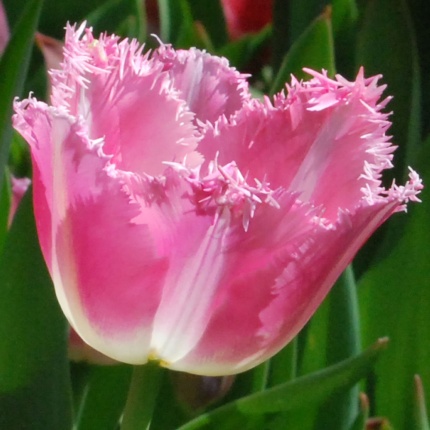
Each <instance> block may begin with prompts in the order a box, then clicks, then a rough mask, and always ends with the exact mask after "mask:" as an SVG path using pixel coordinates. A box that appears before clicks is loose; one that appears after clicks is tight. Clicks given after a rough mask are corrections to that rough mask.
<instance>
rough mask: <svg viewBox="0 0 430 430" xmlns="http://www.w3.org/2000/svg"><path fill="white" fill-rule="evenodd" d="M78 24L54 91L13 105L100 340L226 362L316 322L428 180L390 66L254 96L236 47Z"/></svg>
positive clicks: (106, 346)
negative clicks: (377, 236)
mask: <svg viewBox="0 0 430 430" xmlns="http://www.w3.org/2000/svg"><path fill="white" fill-rule="evenodd" d="M141 52H142V47H140V46H139V45H138V43H137V42H136V41H131V42H129V41H127V40H125V41H119V39H118V38H117V37H116V36H107V35H102V36H100V38H99V39H95V38H94V37H93V35H92V32H91V30H90V29H85V28H84V26H81V27H80V28H79V29H75V28H74V27H68V28H67V32H66V42H65V48H64V59H63V62H62V66H61V68H60V69H59V70H54V71H51V76H52V81H53V91H52V98H51V100H52V101H51V103H52V104H51V105H47V104H46V103H43V102H40V101H37V100H36V99H35V98H33V97H31V96H30V98H28V99H27V100H23V101H17V102H16V103H15V111H16V114H15V116H14V125H15V127H16V129H17V130H18V131H19V132H20V133H21V134H22V135H23V136H24V137H25V139H26V140H27V141H28V143H29V145H30V147H31V152H32V158H33V172H34V178H33V182H34V204H35V216H36V222H37V228H38V234H39V239H40V244H41V248H42V251H43V254H44V257H45V260H46V263H47V266H48V268H49V270H50V273H51V276H52V279H53V281H54V285H55V289H56V293H57V296H58V299H59V301H60V304H61V306H62V308H63V310H64V313H65V314H66V316H67V318H68V319H69V321H70V323H71V325H72V327H73V328H74V329H75V330H76V331H77V333H78V334H79V335H80V336H81V337H82V338H83V339H84V340H85V341H86V342H87V343H88V344H89V345H91V346H92V347H94V348H95V349H96V350H98V351H100V352H102V353H103V354H105V355H107V356H109V357H111V358H113V359H115V360H118V361H123V362H127V363H132V364H133V363H135V364H139V363H145V362H147V361H148V360H159V361H160V363H161V364H162V365H163V366H166V367H170V368H172V369H176V370H182V371H186V372H190V373H195V374H203V375H227V374H233V373H237V372H241V371H244V370H246V369H249V368H251V367H253V366H255V365H257V364H259V363H261V362H262V361H264V360H266V359H267V358H269V357H270V356H272V355H273V354H275V353H276V352H277V351H279V350H280V349H281V348H282V347H283V346H284V345H285V344H286V343H287V342H289V341H290V340H291V339H292V338H293V337H294V336H295V335H296V334H297V332H298V331H299V330H300V329H301V328H302V327H303V325H304V324H305V323H306V322H307V321H308V320H309V318H310V317H311V315H312V314H313V312H314V311H315V310H316V308H317V307H318V305H319V304H320V303H321V301H322V300H323V299H324V297H325V296H326V294H327V293H328V291H329V290H330V288H331V286H332V285H333V283H334V282H335V280H336V278H337V277H338V276H339V275H340V273H341V272H342V271H343V270H344V269H345V267H346V266H347V265H348V264H349V263H350V262H351V260H352V258H353V257H354V255H355V253H356V252H357V251H358V249H359V248H360V247H361V246H362V245H363V243H364V242H365V241H366V240H367V239H368V237H369V236H370V235H371V234H372V232H373V231H374V230H375V229H376V228H377V227H378V226H379V225H381V224H382V223H383V222H384V221H385V220H386V219H387V218H389V217H390V216H391V215H392V214H393V213H394V212H397V211H402V210H405V207H406V206H405V205H406V203H407V202H408V201H409V200H412V201H419V200H418V197H417V194H418V193H419V191H420V190H421V188H422V185H421V180H420V178H419V177H418V175H417V174H416V173H415V172H414V171H413V170H411V171H410V179H409V181H408V182H407V184H406V185H404V186H398V185H395V184H393V185H392V186H391V188H389V189H385V188H384V187H383V185H382V183H381V177H382V173H383V170H385V169H387V168H390V167H391V166H392V164H391V160H392V153H393V151H394V147H393V146H392V145H391V143H390V140H389V137H388V136H386V131H387V129H388V127H389V126H390V123H389V122H388V120H387V117H388V114H385V113H382V112H381V109H382V108H383V107H384V106H385V105H386V103H387V101H388V99H385V100H383V101H380V98H381V93H382V91H383V89H384V87H383V86H379V87H378V85H377V81H378V77H373V78H364V77H363V71H360V72H359V74H358V76H357V79H356V81H355V82H348V81H346V80H345V79H343V78H342V77H340V76H338V77H337V78H336V79H335V80H332V79H329V78H328V77H327V76H325V74H319V73H317V72H313V71H310V70H308V72H309V73H310V74H311V75H312V79H311V80H310V81H309V82H304V83H302V82H298V81H296V80H294V79H293V82H292V84H291V86H288V87H287V90H288V95H284V94H283V93H280V94H278V95H276V96H275V98H274V101H270V100H269V99H265V100H264V101H260V100H256V99H252V98H251V96H250V94H249V91H248V86H247V83H246V80H245V77H244V76H243V75H241V74H239V73H238V72H237V71H235V70H234V69H231V68H229V66H228V62H227V61H226V60H225V59H222V58H218V57H213V56H210V55H209V54H207V53H204V52H201V51H199V50H197V49H190V50H188V51H175V50H173V49H172V48H171V47H170V46H166V45H161V46H160V48H158V50H156V51H154V52H153V53H152V54H145V55H142V53H141Z"/></svg>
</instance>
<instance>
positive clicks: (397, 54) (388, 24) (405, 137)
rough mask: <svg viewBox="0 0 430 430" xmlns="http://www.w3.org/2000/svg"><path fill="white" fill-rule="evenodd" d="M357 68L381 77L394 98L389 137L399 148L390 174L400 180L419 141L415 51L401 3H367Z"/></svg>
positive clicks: (377, 0) (406, 12)
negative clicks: (359, 67)
mask: <svg viewBox="0 0 430 430" xmlns="http://www.w3.org/2000/svg"><path fill="white" fill-rule="evenodd" d="M361 65H363V66H364V68H365V71H366V75H368V76H371V75H377V74H382V75H383V82H384V83H386V84H387V86H388V89H387V94H391V95H393V96H394V98H393V100H392V101H391V102H390V105H389V108H390V109H391V110H392V111H393V112H394V114H393V116H392V117H391V120H392V121H393V126H392V127H391V129H390V135H392V136H393V142H394V144H396V145H398V146H399V147H398V149H397V151H396V155H395V163H394V164H395V168H394V169H393V172H392V173H393V177H395V178H398V179H402V178H404V177H405V176H406V173H407V165H408V164H409V163H410V162H411V160H412V159H413V158H414V157H415V156H416V153H417V151H418V150H419V143H420V141H421V133H420V130H421V118H420V117H421V114H420V73H419V67H418V51H417V46H416V40H415V33H414V29H413V27H412V20H411V17H410V13H409V10H408V8H407V5H406V3H405V1H404V0H373V1H369V2H367V7H366V9H365V12H364V18H363V23H362V27H361V29H360V31H359V34H358V44H357V66H361Z"/></svg>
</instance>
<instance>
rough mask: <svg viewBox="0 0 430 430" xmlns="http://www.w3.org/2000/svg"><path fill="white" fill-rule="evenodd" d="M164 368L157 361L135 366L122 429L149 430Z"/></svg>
mask: <svg viewBox="0 0 430 430" xmlns="http://www.w3.org/2000/svg"><path fill="white" fill-rule="evenodd" d="M162 375H163V369H162V368H161V367H160V366H159V365H158V364H155V363H148V364H145V365H144V366H135V367H134V370H133V376H132V378H131V384H130V389H129V392H128V397H127V402H126V404H125V409H124V417H123V420H122V424H121V430H147V429H149V427H150V425H151V420H152V415H153V413H154V408H155V401H156V399H157V396H158V392H159V389H160V386H161V379H162Z"/></svg>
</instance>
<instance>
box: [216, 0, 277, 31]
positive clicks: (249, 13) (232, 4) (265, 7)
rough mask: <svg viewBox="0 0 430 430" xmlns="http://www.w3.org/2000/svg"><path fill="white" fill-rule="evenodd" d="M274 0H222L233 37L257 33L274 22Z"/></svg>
mask: <svg viewBox="0 0 430 430" xmlns="http://www.w3.org/2000/svg"><path fill="white" fill-rule="evenodd" d="M272 3H273V2H272V0H221V5H222V7H223V9H224V15H225V19H226V23H227V30H228V32H229V34H230V38H231V39H238V38H239V37H242V36H244V35H245V34H249V33H255V32H258V31H259V30H261V29H262V28H263V27H264V26H265V25H267V24H269V23H270V22H272V8H273V4H272Z"/></svg>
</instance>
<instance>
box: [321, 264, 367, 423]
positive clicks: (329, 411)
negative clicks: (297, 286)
mask: <svg viewBox="0 0 430 430" xmlns="http://www.w3.org/2000/svg"><path fill="white" fill-rule="evenodd" d="M327 336H328V338H327V350H326V363H327V365H329V364H334V363H337V362H339V361H341V360H344V359H345V358H348V357H351V356H354V355H356V354H358V353H359V352H360V349H361V347H360V327H359V311H358V303H357V291H356V286H355V279H354V273H353V270H352V267H351V266H349V267H348V268H347V269H346V270H345V272H344V273H343V274H342V276H341V277H340V278H339V280H338V281H337V282H336V284H335V285H334V287H333V289H332V290H331V292H330V295H329V315H328V329H327ZM358 395H359V391H358V387H357V386H355V387H353V388H351V389H349V390H346V391H342V392H339V393H338V394H336V395H334V396H330V397H329V398H328V399H327V400H326V401H325V402H324V403H323V405H322V406H321V408H320V411H319V414H318V417H317V420H316V427H315V428H316V429H321V430H324V429H328V428H333V429H335V428H336V429H337V428H339V429H346V428H349V427H350V426H351V425H352V423H353V421H354V420H355V418H356V416H357V414H358V402H357V399H358Z"/></svg>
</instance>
